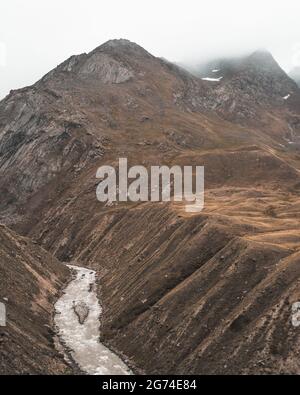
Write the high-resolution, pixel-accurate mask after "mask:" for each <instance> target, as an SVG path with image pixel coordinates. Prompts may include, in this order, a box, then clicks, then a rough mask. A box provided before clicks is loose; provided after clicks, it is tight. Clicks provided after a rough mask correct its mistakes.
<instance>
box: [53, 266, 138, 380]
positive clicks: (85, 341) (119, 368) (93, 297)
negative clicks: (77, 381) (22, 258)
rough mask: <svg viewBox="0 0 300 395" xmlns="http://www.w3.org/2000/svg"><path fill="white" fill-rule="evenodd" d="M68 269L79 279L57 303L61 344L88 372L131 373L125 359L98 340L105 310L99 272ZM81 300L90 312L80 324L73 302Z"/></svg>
mask: <svg viewBox="0 0 300 395" xmlns="http://www.w3.org/2000/svg"><path fill="white" fill-rule="evenodd" d="M69 268H70V269H72V270H74V271H75V272H76V278H75V279H74V280H72V281H71V282H70V284H69V285H68V286H67V288H66V289H65V291H64V295H63V296H62V297H61V298H60V299H59V300H58V302H57V303H56V305H55V309H56V314H55V324H56V326H57V328H58V331H59V337H60V339H61V340H62V343H63V344H64V345H65V346H66V347H67V348H68V349H70V350H71V355H72V357H73V359H74V360H75V361H76V363H77V364H78V365H79V367H80V368H81V369H82V370H83V371H84V372H86V373H88V374H92V375H105V374H108V375H128V374H131V372H130V370H129V368H128V367H127V366H126V365H125V364H124V362H123V361H122V360H121V359H120V358H119V357H118V356H117V355H116V354H114V353H113V352H112V351H110V350H109V349H108V348H107V347H105V346H104V345H103V344H102V343H100V341H99V336H100V332H99V327H100V321H99V318H100V316H101V312H102V309H101V306H100V304H99V301H98V297H97V287H96V273H95V272H94V271H92V270H89V269H86V268H82V267H77V266H69ZM82 302H83V303H84V304H85V305H86V306H88V308H89V314H88V317H87V319H86V320H85V321H84V323H83V324H82V325H81V324H80V323H79V319H78V316H77V315H76V314H75V312H74V304H77V303H82Z"/></svg>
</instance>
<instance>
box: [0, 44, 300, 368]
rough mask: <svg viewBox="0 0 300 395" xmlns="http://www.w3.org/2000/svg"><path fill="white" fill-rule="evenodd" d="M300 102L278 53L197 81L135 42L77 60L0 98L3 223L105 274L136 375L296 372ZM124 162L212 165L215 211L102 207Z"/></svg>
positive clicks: (112, 337) (107, 328) (106, 333)
mask: <svg viewBox="0 0 300 395" xmlns="http://www.w3.org/2000/svg"><path fill="white" fill-rule="evenodd" d="M215 67H216V69H217V67H218V70H220V71H218V72H216V71H215V72H212V73H208V70H216V69H215ZM215 74H216V75H217V77H211V75H215ZM220 77H223V78H220ZM203 78H205V79H203ZM207 78H210V79H211V78H214V79H219V81H211V80H210V79H207ZM299 92H300V91H299V89H298V87H297V85H296V84H295V83H294V82H293V81H292V80H291V79H290V78H289V77H288V76H287V75H286V74H285V73H284V71H283V70H281V69H280V67H279V66H278V65H277V64H276V62H275V60H274V59H273V57H272V56H271V55H270V54H268V53H265V52H256V53H254V54H252V55H250V56H247V57H245V58H243V59H238V60H237V59H232V60H230V59H229V60H226V62H225V63H224V61H222V62H220V61H218V62H216V63H214V64H211V65H210V66H209V68H207V70H206V72H205V74H199V75H194V74H192V73H190V72H189V71H187V70H185V69H183V68H182V67H179V66H177V65H174V64H172V63H170V62H168V61H167V60H165V59H160V58H156V57H154V56H152V55H151V54H149V53H148V52H147V51H145V50H144V49H143V48H141V47H140V46H138V45H137V44H134V43H131V42H129V41H127V40H111V41H109V42H107V43H105V44H103V45H101V46H99V47H98V48H96V49H95V50H94V51H92V52H90V53H88V54H81V55H78V56H73V57H71V58H70V59H68V60H67V61H65V62H64V63H63V64H61V65H59V66H58V67H57V68H55V69H54V70H52V71H51V72H50V73H48V74H47V75H46V76H45V77H43V78H42V79H41V80H40V81H38V82H37V83H36V84H34V85H33V86H30V87H26V88H24V89H20V90H17V91H12V92H11V93H10V94H9V95H8V96H7V97H6V98H5V99H4V100H3V101H2V102H0V177H1V183H0V193H1V198H2V199H1V203H0V220H1V222H3V223H4V224H5V225H7V226H9V227H10V228H12V229H13V231H15V232H17V233H19V234H21V235H23V236H26V237H29V238H31V239H32V240H33V242H34V243H37V244H38V245H39V246H40V247H41V248H44V249H45V250H47V251H48V252H49V253H50V254H52V255H53V256H54V257H55V259H58V260H60V261H62V262H76V263H77V264H80V265H81V266H85V267H89V268H91V269H94V270H96V271H97V272H98V274H99V276H100V282H101V288H100V287H99V290H98V294H99V296H100V297H101V300H102V305H103V323H102V331H101V336H102V340H103V341H104V342H106V343H107V344H108V345H109V346H110V348H113V349H115V350H116V351H117V352H118V354H119V355H125V356H126V359H128V360H129V361H130V366H133V367H134V369H135V371H136V372H146V373H171V374H173V373H195V374H204V373H210V374H214V373H225V374H227V373H236V374H238V373H276V372H279V373H299V371H300V367H299V361H298V358H297V352H298V351H297V349H298V348H297V344H298V343H297V342H298V341H299V331H297V330H296V329H295V328H294V327H293V326H292V325H291V322H290V314H291V309H292V304H293V303H294V302H296V301H297V300H298V299H299V295H298V291H297V285H298V281H299V278H300V277H299V276H300V273H299V267H300V266H299V252H300V251H299V245H300V244H299V242H300V237H299V218H300V200H299V186H300V173H299V169H300V159H299V158H300V156H299V147H300V105H299V103H300V101H299V100H298V98H299V94H300V93H299ZM288 95H290V96H288ZM120 157H127V158H128V161H129V164H130V165H135V164H137V165H139V164H142V165H144V166H146V167H148V168H149V167H150V166H151V165H157V164H166V165H169V166H171V165H174V164H176V165H199V166H200V165H204V166H205V184H206V196H205V199H206V201H205V209H204V211H203V212H201V213H198V214H195V213H194V214H192V213H186V212H185V210H184V207H183V206H182V205H180V204H179V203H174V202H170V203H163V204H162V203H159V204H158V203H151V202H146V203H130V202H128V203H127V202H124V203H119V204H117V205H112V206H107V205H105V204H102V203H99V202H98V201H97V199H96V187H97V184H98V181H97V180H96V171H97V169H98V167H99V166H101V165H104V164H105V165H113V166H116V165H117V162H118V159H119V158H120ZM145 225H146V226H145ZM53 259H54V258H53ZM45 265H48V263H47V262H45ZM51 271H52V269H51ZM56 271H57V268H56V267H55V268H53V273H56ZM26 297H27V298H29V297H32V295H27V296H26ZM233 355H234V356H235V357H234V358H232V356H233Z"/></svg>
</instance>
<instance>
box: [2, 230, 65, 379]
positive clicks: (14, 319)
mask: <svg viewBox="0 0 300 395" xmlns="http://www.w3.org/2000/svg"><path fill="white" fill-rule="evenodd" d="M68 277H69V276H68V270H67V268H66V267H64V266H63V265H62V264H61V263H59V262H58V261H57V260H56V259H55V258H53V257H52V256H51V255H50V254H49V253H48V252H46V251H45V250H43V249H41V248H40V247H38V246H37V245H35V244H32V242H31V241H30V240H29V239H26V238H22V237H20V236H17V235H16V234H15V233H13V232H12V231H10V230H8V229H7V228H5V227H3V226H1V227H0V278H1V283H0V300H1V301H2V302H4V303H5V304H6V308H7V326H6V327H5V328H0V374H56V373H60V374H62V373H68V372H71V369H70V367H69V366H68V365H67V364H66V363H65V362H64V359H63V357H61V356H59V355H58V353H57V351H56V350H55V347H54V340H53V335H54V332H53V325H52V314H53V304H54V302H55V301H56V298H57V296H58V292H59V291H60V290H61V289H62V287H63V286H64V284H65V283H66V281H67V280H68ZM3 298H5V300H4V299H3ZM6 299H7V300H6Z"/></svg>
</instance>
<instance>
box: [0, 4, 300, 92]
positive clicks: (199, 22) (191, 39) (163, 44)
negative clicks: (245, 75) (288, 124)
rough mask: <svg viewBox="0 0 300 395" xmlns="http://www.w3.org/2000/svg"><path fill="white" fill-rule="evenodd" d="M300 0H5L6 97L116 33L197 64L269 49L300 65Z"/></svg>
mask: <svg viewBox="0 0 300 395" xmlns="http://www.w3.org/2000/svg"><path fill="white" fill-rule="evenodd" d="M299 15H300V2H299V0H285V1H276V0H273V1H271V0H260V1H258V0H252V1H249V0H248V1H241V0H226V1H225V0H214V1H201V0H186V1H180V0H152V1H146V0H139V1H138V0H127V1H124V0H110V1H103V0H85V1H84V2H83V1H77V0H43V1H41V0H26V1H24V0H1V3H0V98H2V97H4V96H5V95H6V94H7V93H8V92H9V91H10V89H16V88H20V87H23V86H26V85H30V84H32V83H34V82H35V81H36V80H38V79H39V78H41V77H42V76H43V75H44V74H45V73H47V72H48V71H49V70H50V69H52V68H54V67H55V66H56V65H57V64H59V63H60V62H62V61H64V60H65V59H66V58H68V57H69V56H70V55H73V54H78V53H82V52H88V51H90V50H92V49H93V48H95V47H97V46H98V45H100V44H101V43H103V42H105V41H107V40H109V39H112V38H127V39H129V40H132V41H134V42H136V43H138V44H140V45H141V46H143V47H144V48H145V49H147V50H148V51H149V52H151V53H152V54H154V55H156V56H163V57H165V58H167V59H169V60H171V61H176V62H181V63H182V62H191V63H198V62H202V61H205V60H208V59H211V58H212V57H215V56H216V57H219V56H226V55H239V54H243V53H248V52H251V51H254V50H256V49H267V50H269V51H271V52H272V54H273V55H274V57H275V59H276V60H277V61H278V62H279V64H280V65H281V66H282V67H283V68H284V69H285V70H286V71H289V70H290V69H292V68H293V67H295V66H297V65H300V29H299Z"/></svg>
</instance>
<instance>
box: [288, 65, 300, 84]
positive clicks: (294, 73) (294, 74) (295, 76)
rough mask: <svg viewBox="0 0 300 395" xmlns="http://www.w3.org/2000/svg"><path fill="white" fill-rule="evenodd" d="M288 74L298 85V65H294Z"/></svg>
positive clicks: (299, 71) (299, 72)
mask: <svg viewBox="0 0 300 395" xmlns="http://www.w3.org/2000/svg"><path fill="white" fill-rule="evenodd" d="M289 76H290V77H291V78H292V79H293V80H294V81H295V82H296V83H297V85H298V86H300V67H295V68H294V69H293V70H292V71H291V72H290V74H289Z"/></svg>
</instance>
